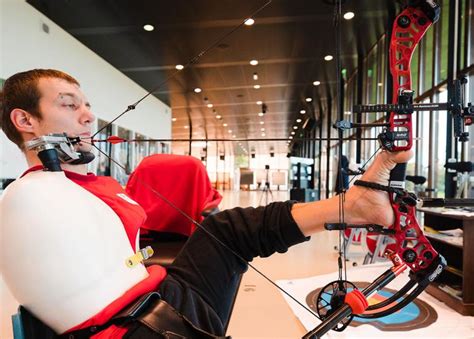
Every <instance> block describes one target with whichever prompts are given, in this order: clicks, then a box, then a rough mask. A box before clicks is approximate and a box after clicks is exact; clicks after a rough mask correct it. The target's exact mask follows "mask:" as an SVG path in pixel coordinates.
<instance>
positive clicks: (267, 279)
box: [84, 142, 322, 320]
mask: <svg viewBox="0 0 474 339" xmlns="http://www.w3.org/2000/svg"><path fill="white" fill-rule="evenodd" d="M84 143H85V144H89V145H92V146H93V147H95V148H96V149H97V150H98V151H99V152H100V153H101V154H103V155H104V156H105V157H107V158H108V159H109V160H110V161H112V162H113V163H114V164H115V165H117V166H118V167H120V168H121V169H122V170H123V171H124V172H125V173H127V169H126V168H125V166H123V165H122V164H120V163H119V162H118V161H117V160H115V159H113V158H112V157H111V156H109V155H108V154H107V153H105V152H104V151H102V150H101V149H100V148H98V147H97V146H96V145H94V144H93V143H90V142H84ZM135 179H136V180H137V182H139V183H140V184H141V185H143V186H144V187H145V188H147V189H148V190H150V191H151V192H153V194H155V195H156V196H158V197H159V198H160V199H162V200H163V201H164V202H165V203H167V204H168V205H169V206H171V207H172V208H173V209H175V210H176V211H178V213H180V214H181V215H182V216H183V217H184V218H186V219H187V220H189V221H190V222H192V223H193V224H194V225H195V226H196V227H198V228H199V229H200V230H202V231H203V232H204V233H206V234H207V235H208V236H209V237H210V238H211V239H213V240H214V241H216V242H217V243H218V244H220V245H221V246H222V247H223V248H225V249H226V250H228V251H229V252H230V253H231V254H233V255H234V256H235V257H236V258H238V259H239V260H241V261H242V262H243V263H245V264H247V265H248V266H249V267H250V268H251V269H253V270H254V271H255V272H256V273H257V274H259V275H260V276H261V277H262V278H264V279H265V280H266V281H267V282H269V283H270V284H271V285H273V286H274V287H276V288H277V289H278V290H279V291H280V292H282V293H284V294H285V295H286V296H287V297H289V298H290V299H291V300H293V301H294V302H296V303H297V304H298V305H299V306H301V307H302V308H303V309H305V310H306V311H308V312H309V313H310V314H311V315H313V316H314V317H316V318H317V319H319V320H322V319H321V318H320V317H319V315H317V314H316V313H315V312H313V310H311V309H310V308H309V307H307V306H305V305H304V304H303V303H302V302H301V301H299V300H298V299H296V297H294V296H293V295H292V294H290V293H289V292H288V291H286V290H285V289H284V288H282V287H280V286H279V285H278V284H277V283H276V282H274V281H273V280H272V279H270V278H269V277H268V276H267V275H265V273H263V272H262V271H260V270H259V269H258V268H257V267H255V266H254V265H253V264H251V263H249V262H248V261H247V260H245V259H244V258H243V257H242V256H241V255H240V254H238V253H237V252H235V251H234V250H233V249H231V248H230V247H229V246H227V245H226V244H225V243H224V242H222V240H220V239H219V238H217V237H216V236H215V235H214V234H213V233H212V232H210V231H208V230H207V229H206V228H205V227H204V226H203V225H202V224H201V223H199V222H197V221H196V220H194V219H193V218H192V217H190V216H189V215H188V214H187V213H186V212H184V211H183V210H182V209H180V208H179V207H178V206H176V205H175V204H174V203H173V202H171V201H170V200H169V199H168V198H166V197H165V196H164V195H163V194H161V193H160V192H158V191H157V190H155V189H154V188H153V187H151V186H150V185H149V184H148V183H147V182H146V181H144V180H142V179H141V178H139V177H137V178H135Z"/></svg>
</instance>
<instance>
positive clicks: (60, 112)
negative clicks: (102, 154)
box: [34, 78, 95, 151]
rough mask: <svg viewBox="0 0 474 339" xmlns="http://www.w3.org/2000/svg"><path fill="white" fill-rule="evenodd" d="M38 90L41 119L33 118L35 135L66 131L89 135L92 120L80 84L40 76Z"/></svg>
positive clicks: (72, 134)
mask: <svg viewBox="0 0 474 339" xmlns="http://www.w3.org/2000/svg"><path fill="white" fill-rule="evenodd" d="M38 89H39V92H40V93H41V98H40V101H39V111H40V112H41V120H36V123H35V131H34V133H35V136H37V137H38V136H42V135H45V134H49V133H66V134H67V135H68V136H70V137H77V136H79V137H81V138H86V140H87V138H90V137H91V127H92V123H93V122H94V120H95V116H94V114H93V113H92V112H91V110H90V104H89V102H88V101H87V98H86V97H85V95H84V94H83V93H82V91H81V90H80V88H79V86H77V85H75V84H72V83H69V82H67V81H66V80H63V79H58V78H42V79H40V80H39V81H38ZM77 148H78V149H77V150H81V151H90V149H91V145H90V144H87V143H80V144H79V145H78V147H77Z"/></svg>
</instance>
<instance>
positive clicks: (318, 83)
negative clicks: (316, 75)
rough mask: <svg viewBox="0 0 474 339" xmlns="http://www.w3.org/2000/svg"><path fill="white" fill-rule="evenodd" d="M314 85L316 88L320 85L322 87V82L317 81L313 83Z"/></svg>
mask: <svg viewBox="0 0 474 339" xmlns="http://www.w3.org/2000/svg"><path fill="white" fill-rule="evenodd" d="M313 85H314V86H319V85H321V81H317V80H316V81H313Z"/></svg>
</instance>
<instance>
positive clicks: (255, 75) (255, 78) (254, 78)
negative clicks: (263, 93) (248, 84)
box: [252, 72, 258, 80]
mask: <svg viewBox="0 0 474 339" xmlns="http://www.w3.org/2000/svg"><path fill="white" fill-rule="evenodd" d="M252 78H253V80H258V74H257V72H255V73H254V74H253V75H252Z"/></svg>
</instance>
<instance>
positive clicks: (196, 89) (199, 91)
mask: <svg viewBox="0 0 474 339" xmlns="http://www.w3.org/2000/svg"><path fill="white" fill-rule="evenodd" d="M194 92H196V93H201V92H202V89H200V88H199V87H196V88H195V89H194Z"/></svg>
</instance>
